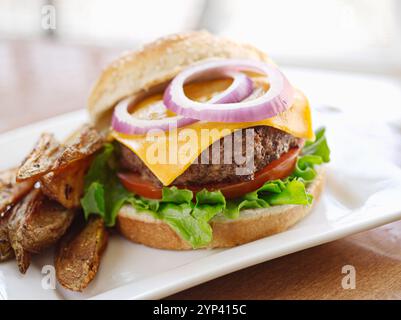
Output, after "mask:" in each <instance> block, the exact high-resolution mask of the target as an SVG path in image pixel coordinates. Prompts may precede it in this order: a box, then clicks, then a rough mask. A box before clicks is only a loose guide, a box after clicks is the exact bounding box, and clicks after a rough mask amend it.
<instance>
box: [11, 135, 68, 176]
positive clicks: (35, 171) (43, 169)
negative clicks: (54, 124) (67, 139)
mask: <svg viewBox="0 0 401 320" xmlns="http://www.w3.org/2000/svg"><path fill="white" fill-rule="evenodd" d="M61 151H62V146H61V144H60V143H59V142H58V141H57V140H56V138H55V137H54V135H53V134H50V133H43V134H42V135H41V136H40V138H39V140H38V142H37V143H36V145H35V147H34V148H33V150H32V151H31V153H30V154H29V155H28V156H27V157H26V158H25V160H24V161H23V162H22V164H21V166H20V168H19V169H18V172H17V181H18V182H22V181H25V180H27V179H35V178H38V177H40V176H42V175H44V174H46V173H48V172H50V171H51V170H52V169H53V167H54V162H55V161H56V159H57V157H58V155H59V154H60V152H61Z"/></svg>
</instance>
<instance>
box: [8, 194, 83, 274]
mask: <svg viewBox="0 0 401 320" xmlns="http://www.w3.org/2000/svg"><path fill="white" fill-rule="evenodd" d="M74 217H75V210H72V209H66V208H64V207H63V206H61V205H60V204H58V203H57V202H55V201H52V200H49V199H48V198H47V197H45V195H44V194H43V193H42V191H41V190H40V189H33V190H32V191H31V192H30V193H29V194H28V195H27V196H26V197H25V198H24V199H23V200H22V201H21V202H20V203H18V204H17V205H16V206H15V207H14V208H13V210H12V212H11V216H10V219H9V222H8V238H9V240H10V244H11V247H12V248H13V249H14V252H15V257H16V259H17V264H18V267H19V269H20V272H21V273H25V272H26V270H27V269H28V267H29V264H30V255H31V253H38V252H40V251H41V250H43V249H44V248H46V247H49V246H51V245H52V244H54V243H56V242H57V241H58V240H59V239H60V238H61V237H62V236H63V235H64V233H65V232H66V230H67V229H68V227H69V226H70V225H71V223H72V221H73V219H74Z"/></svg>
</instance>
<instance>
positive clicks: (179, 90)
mask: <svg viewBox="0 0 401 320" xmlns="http://www.w3.org/2000/svg"><path fill="white" fill-rule="evenodd" d="M241 71H242V72H243V71H248V72H256V73H261V74H264V75H265V76H267V77H268V80H269V83H270V88H269V90H268V91H266V92H265V93H264V94H263V95H262V96H260V97H258V98H256V99H254V100H247V101H242V100H243V99H245V98H246V97H247V96H249V94H248V95H247V96H242V95H241V94H240V93H242V92H243V91H242V90H244V91H246V88H245V85H244V86H243V87H242V86H241V87H237V88H236V90H235V91H234V92H231V96H230V97H229V98H227V100H231V101H227V100H226V99H221V100H219V99H217V101H208V102H206V103H202V102H197V101H194V100H191V99H189V98H188V97H187V96H186V95H185V92H184V85H185V84H186V83H188V82H189V81H191V80H194V79H196V78H198V77H200V76H202V75H204V74H209V73H217V74H218V73H223V74H226V73H227V72H241ZM248 79H249V78H248ZM237 97H242V99H237ZM163 100H164V104H165V105H166V107H167V108H168V109H170V110H172V111H174V112H175V113H176V114H179V115H182V116H184V117H190V118H193V119H197V120H206V121H215V122H250V121H258V120H261V119H267V118H271V117H273V116H275V115H277V114H279V113H281V112H284V111H285V110H287V109H288V108H289V107H290V106H291V105H292V104H293V102H294V89H293V87H292V86H291V84H290V83H289V81H288V80H287V78H286V77H285V76H284V75H283V74H282V73H281V71H280V70H279V69H278V68H277V67H275V66H273V65H269V64H266V63H263V62H257V61H250V60H231V59H230V60H209V61H206V62H204V63H200V64H197V65H194V66H192V67H190V68H188V69H186V70H184V71H182V72H181V73H180V74H178V75H177V76H176V77H175V78H174V79H173V80H172V81H171V83H170V85H169V86H168V88H167V89H166V91H165V92H164V97H163ZM241 101H242V102H241Z"/></svg>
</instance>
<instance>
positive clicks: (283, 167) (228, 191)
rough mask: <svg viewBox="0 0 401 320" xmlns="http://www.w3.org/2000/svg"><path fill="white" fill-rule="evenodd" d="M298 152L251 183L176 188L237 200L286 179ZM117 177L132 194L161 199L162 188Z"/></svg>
mask: <svg viewBox="0 0 401 320" xmlns="http://www.w3.org/2000/svg"><path fill="white" fill-rule="evenodd" d="M300 151H301V149H300V148H292V149H291V150H290V151H288V152H287V153H285V154H283V155H282V156H281V157H280V158H279V159H277V160H274V161H272V162H271V163H269V164H268V165H267V166H266V167H264V168H263V169H262V170H259V171H258V172H257V173H256V174H255V178H254V179H253V180H251V181H242V182H236V183H217V184H213V185H205V186H201V187H197V186H192V187H190V186H177V188H180V187H181V188H185V189H189V190H191V191H193V192H198V191H200V190H202V189H207V190H209V191H215V190H220V191H221V192H222V193H223V194H224V196H225V197H226V198H227V199H234V198H238V197H240V196H242V195H244V194H246V193H248V192H252V191H255V190H256V189H258V188H260V187H261V186H262V185H263V184H264V183H265V182H266V181H270V180H276V179H283V178H286V177H288V176H289V175H290V174H291V173H292V172H293V171H294V168H295V163H296V161H297V157H298V155H299V152H300ZM118 177H119V178H120V181H121V183H122V184H123V185H124V187H125V188H126V189H127V190H129V191H131V192H133V193H136V194H138V195H140V196H143V197H146V198H150V199H161V197H162V187H159V186H155V185H154V184H152V183H151V182H149V181H148V180H145V179H142V178H141V177H140V176H139V175H137V174H136V173H125V172H124V173H122V172H121V173H118Z"/></svg>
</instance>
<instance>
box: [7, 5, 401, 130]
mask: <svg viewBox="0 0 401 320" xmlns="http://www.w3.org/2000/svg"><path fill="white" fill-rule="evenodd" d="M196 29H207V30H209V31H211V32H214V33H217V34H221V35H224V36H229V37H232V38H235V39H238V40H242V41H245V42H250V43H252V44H254V45H257V46H258V47H260V48H262V49H264V50H265V51H267V52H268V53H269V54H270V56H271V57H272V58H273V59H274V60H276V61H277V62H278V63H279V64H280V65H283V66H290V67H298V68H313V69H317V70H335V71H346V72H354V73H359V74H361V73H362V74H373V75H380V76H386V77H391V78H393V79H395V80H397V81H400V79H401V1H399V0H380V1H378V0H325V1H321V0H320V1H319V0H280V1H278V0H190V1H189V0H169V1H164V0H146V1H144V0H134V1H132V0H131V1H129V0H112V1H111V0H96V1H95V0H86V1H79V0H47V1H45V0H0V102H1V105H0V119H1V120H0V131H5V130H7V129H10V128H13V127H15V126H17V125H22V124H26V123H28V122H32V121H34V120H38V119H42V118H44V117H48V116H52V115H56V114H59V113H62V112H65V111H69V110H74V109H79V108H82V107H84V106H85V99H86V97H87V95H88V91H89V89H90V86H91V84H92V83H93V81H94V80H95V79H96V77H97V76H98V74H99V72H100V69H101V68H102V67H104V66H105V65H106V64H107V63H108V62H109V61H110V60H111V59H113V58H114V57H116V56H117V55H119V54H120V53H121V51H123V50H127V49H134V48H137V47H138V46H140V45H141V44H143V43H144V42H147V41H150V40H153V39H154V38H157V37H160V36H162V35H165V34H168V33H175V32H179V31H183V30H196ZM400 108H401V106H400ZM16 110H18V111H24V112H15V111H16Z"/></svg>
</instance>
